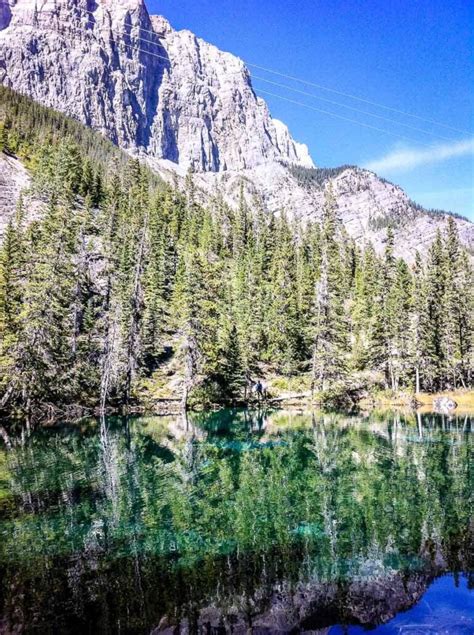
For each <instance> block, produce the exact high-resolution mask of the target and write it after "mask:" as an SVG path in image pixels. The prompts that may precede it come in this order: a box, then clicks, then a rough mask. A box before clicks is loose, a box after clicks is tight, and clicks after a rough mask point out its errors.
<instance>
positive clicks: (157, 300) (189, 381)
mask: <svg viewBox="0 0 474 635" xmlns="http://www.w3.org/2000/svg"><path fill="white" fill-rule="evenodd" d="M0 126H1V135H0V138H1V139H2V143H3V147H4V149H7V148H8V151H9V152H13V153H16V154H17V155H18V156H20V157H21V158H22V159H23V161H24V162H25V163H26V164H27V165H28V166H29V168H30V170H31V173H32V175H33V188H34V190H35V193H36V196H37V197H38V198H40V199H41V200H42V201H43V202H44V206H45V210H44V213H43V214H42V216H41V218H39V219H38V220H35V221H34V222H30V223H29V224H28V223H27V222H26V220H25V219H27V218H28V219H29V218H31V215H30V213H29V212H30V210H28V209H25V204H24V203H23V202H22V201H20V204H19V206H18V210H17V214H16V215H15V218H14V219H12V220H11V222H10V223H9V225H8V226H7V228H6V232H5V235H4V240H3V244H2V246H1V249H0V336H1V337H0V386H1V388H2V394H3V395H4V397H2V401H1V405H0V407H1V408H3V409H4V410H5V411H6V412H12V411H13V410H16V409H22V410H26V411H28V412H30V413H33V412H35V411H40V412H44V411H45V410H47V409H48V408H49V407H50V406H54V407H62V406H73V405H74V404H77V403H81V404H84V405H87V406H90V407H97V406H102V407H105V406H106V405H107V404H110V405H121V404H127V403H130V402H131V401H133V399H134V398H135V397H134V396H135V395H137V394H139V392H140V391H139V389H138V388H139V386H143V385H145V384H146V382H147V380H149V379H150V378H152V377H153V375H154V373H162V374H163V373H165V374H166V373H167V372H171V373H173V372H174V373H177V374H178V375H179V377H178V378H177V381H176V390H177V391H181V393H182V394H183V402H184V403H185V402H186V401H187V399H188V396H189V398H190V400H191V401H190V402H194V403H196V402H198V401H200V402H206V403H211V402H212V403H226V402H227V403H237V402H239V401H240V400H242V398H243V397H244V394H245V389H246V385H247V382H248V379H249V378H250V377H262V376H265V375H269V374H272V375H273V376H285V377H286V378H288V377H296V378H297V377H299V376H302V375H305V376H307V375H308V374H310V373H311V376H312V387H313V389H317V390H331V386H332V385H333V384H334V383H335V382H336V383H337V382H341V380H343V379H344V378H346V377H347V376H348V375H350V374H351V373H353V372H354V371H371V370H373V371H381V372H382V373H383V375H384V377H385V384H386V387H387V388H390V389H392V390H397V389H400V388H403V387H413V385H414V384H415V381H416V378H417V377H418V380H419V387H420V388H423V389H425V390H430V389H439V388H444V387H456V386H467V385H469V384H470V382H471V381H472V366H473V361H472V359H473V317H472V316H473V314H474V312H473V310H472V309H473V292H472V288H473V287H472V270H471V267H470V262H469V258H468V256H467V255H466V254H465V253H464V252H463V250H462V248H461V246H460V244H459V239H458V236H457V233H456V225H455V223H454V221H453V220H452V219H450V221H449V222H448V225H447V229H446V232H445V234H444V235H441V234H440V235H438V236H437V238H436V240H435V242H434V243H433V246H432V248H431V251H430V254H429V259H428V262H427V263H426V265H423V263H422V262H421V260H420V259H418V260H417V262H416V264H415V267H414V268H413V270H411V269H410V268H409V267H408V265H407V264H406V263H405V262H403V261H402V260H397V259H396V258H395V257H394V250H393V234H392V230H391V229H389V231H388V234H387V243H386V252H385V256H384V258H380V257H378V256H377V255H376V254H375V252H374V250H373V248H372V247H371V246H370V245H369V246H368V247H367V248H366V249H365V251H363V252H360V251H359V250H358V249H356V247H355V245H354V243H353V241H352V240H350V239H349V238H348V236H347V235H346V233H345V231H344V228H343V226H342V224H341V223H340V221H339V219H338V218H337V206H336V204H335V200H334V197H333V194H332V191H331V188H330V187H326V188H325V197H326V198H325V205H324V218H323V220H322V223H321V224H318V223H313V224H311V223H308V224H304V225H303V224H301V223H299V222H297V221H294V220H291V221H290V220H289V219H288V218H286V216H285V215H284V214H281V215H279V216H278V217H274V216H271V215H266V214H265V213H263V212H262V210H261V209H260V208H259V207H258V205H257V204H255V203H252V204H251V203H250V202H249V201H248V200H247V199H246V197H245V193H244V188H243V187H242V189H241V195H240V202H239V205H238V206H237V209H235V210H233V209H231V208H229V207H228V206H226V205H225V203H224V202H223V201H222V200H221V199H219V198H217V199H216V200H215V201H213V202H212V203H211V204H210V207H209V208H204V207H203V206H201V205H200V204H199V203H198V202H197V194H196V188H195V185H194V182H193V176H192V174H189V175H188V177H187V179H186V188H185V191H184V192H179V191H178V190H177V189H176V188H172V187H168V186H165V185H164V184H163V183H161V182H160V181H159V180H158V179H157V177H156V176H154V175H153V174H152V173H151V172H150V171H149V170H147V169H146V168H145V167H143V166H142V165H140V163H139V162H138V161H136V160H135V161H132V160H131V159H129V158H127V157H126V156H125V155H123V153H121V152H120V151H119V150H118V149H116V148H115V147H114V146H112V145H111V144H109V143H108V142H106V141H104V140H103V139H102V138H101V137H100V136H99V135H97V134H95V133H93V132H91V131H90V130H87V129H85V128H84V127H83V126H81V125H80V124H78V123H77V122H73V121H71V120H69V119H67V118H65V117H64V116H62V115H59V114H58V113H55V112H53V111H50V110H48V109H45V108H42V107H40V106H38V105H37V104H34V103H33V102H31V101H29V100H27V99H26V98H24V97H21V96H19V95H16V94H14V93H12V92H11V91H9V90H8V89H5V88H0ZM5 131H7V133H5ZM317 172H318V175H317V176H314V175H312V176H311V178H312V179H313V180H315V184H316V185H317V186H318V187H323V185H324V184H325V183H326V181H327V178H330V177H332V176H334V174H333V173H332V172H327V173H325V175H324V174H320V173H319V172H320V171H317ZM313 177H314V178H313ZM321 179H322V180H321ZM170 359H172V360H173V363H172V370H168V369H169V368H171V367H169V366H168V365H169V364H171V362H170ZM338 385H339V384H338Z"/></svg>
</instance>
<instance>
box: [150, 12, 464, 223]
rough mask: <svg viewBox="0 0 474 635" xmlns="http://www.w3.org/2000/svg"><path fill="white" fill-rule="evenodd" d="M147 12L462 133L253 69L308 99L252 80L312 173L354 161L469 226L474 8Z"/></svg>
mask: <svg viewBox="0 0 474 635" xmlns="http://www.w3.org/2000/svg"><path fill="white" fill-rule="evenodd" d="M147 5H148V8H149V10H150V12H151V13H160V14H162V15H165V16H166V17H167V18H168V19H169V20H170V22H171V24H172V25H173V26H174V27H175V28H178V29H181V28H188V29H191V30H192V31H194V32H195V33H196V34H197V35H199V36H200V37H202V38H204V39H206V40H208V41H209V42H212V43H214V44H216V45H217V46H219V47H220V48H222V49H224V50H228V51H231V52H232V53H234V54H236V55H239V56H240V57H241V58H242V59H243V60H245V61H246V62H250V63H253V64H257V65H260V66H264V67H268V68H271V69H273V70H277V71H280V72H281V73H284V74H286V75H292V76H296V77H300V78H303V79H305V80H308V81H310V82H313V83H316V84H318V85H320V86H324V87H326V88H330V89H333V90H335V91H338V93H345V94H350V95H355V96H358V97H360V98H362V99H364V100H368V101H370V102H375V103H377V104H383V105H385V106H388V107H390V108H394V109H396V110H399V111H403V112H406V113H411V114H414V115H417V116H418V117H422V118H423V119H429V120H432V121H436V122H440V123H443V124H445V125H447V126H450V127H452V128H456V129H458V130H459V131H456V130H452V129H450V128H444V127H441V126H438V125H434V124H432V123H429V122H427V121H424V120H421V119H417V118H412V117H407V116H405V115H402V114H399V113H398V112H393V111H390V110H386V109H382V108H379V107H376V106H374V105H372V104H369V103H366V102H362V101H356V100H353V99H349V98H348V97H345V96H343V95H340V94H338V93H335V92H329V91H327V90H322V89H321V88H316V87H314V86H309V85H304V84H301V83H297V82H294V81H291V80H288V79H285V78H282V77H278V76H276V75H272V74H270V73H265V72H263V71H260V70H257V69H255V68H251V71H252V75H253V77H255V76H256V75H258V76H259V77H262V78H264V79H267V80H270V81H273V82H277V83H280V84H285V85H286V86H290V87H291V88H295V89H298V90H300V91H304V92H307V93H311V95H314V97H313V96H309V95H303V94H301V93H297V92H292V91H290V90H289V89H288V88H282V87H279V86H275V85H272V84H269V83H265V82H263V81H261V80H258V79H254V88H255V90H256V92H257V93H259V94H261V95H262V97H264V98H265V99H266V101H267V102H268V104H269V106H270V109H271V112H272V114H273V115H274V116H275V117H278V118H279V119H282V120H283V121H284V122H285V123H286V124H287V125H288V126H289V128H290V130H291V132H292V134H293V136H294V137H295V138H296V139H297V140H298V141H304V142H305V143H307V144H308V146H309V149H310V151H311V154H312V156H313V159H314V161H315V162H316V164H317V165H318V166H336V165H341V164H345V163H349V164H356V165H363V166H369V167H372V168H373V169H375V170H376V171H377V172H378V173H379V174H381V175H382V176H385V177H386V178H388V179H389V180H391V181H393V182H395V183H398V184H400V185H401V186H402V187H403V188H404V189H405V190H406V191H407V192H408V194H409V195H410V196H411V197H412V198H413V199H415V200H416V201H418V202H419V203H421V204H423V205H425V206H427V207H435V208H443V209H449V210H452V211H454V212H458V213H461V214H464V215H466V216H469V217H470V218H471V219H473V220H474V189H473V188H474V142H473V138H474V121H473V120H474V98H473V92H474V91H473V87H474V55H473V52H474V45H473V40H474V38H473V28H474V27H473V25H474V3H472V2H470V1H469V0H411V1H410V0H403V1H402V0H391V1H390V2H389V1H388V0H385V1H382V0H331V1H328V0H297V1H295V0H284V1H280V0H253V1H249V0H202V1H199V0H147ZM262 91H268V92H271V93H275V94H279V95H281V96H284V97H286V98H287V99H292V100H295V101H298V102H303V103H306V104H308V105H309V106H310V107H311V108H305V107H301V106H299V105H296V104H294V103H290V102H287V101H284V100H281V99H278V98H276V97H272V96H269V95H267V94H264V93H263V92H262ZM317 98H318V99H317ZM323 99H324V100H331V101H332V102H338V103H339V104H343V105H345V106H350V107H351V108H353V109H357V110H363V111H365V112H369V113H374V114H376V115H378V116H379V117H384V118H388V119H393V120H396V121H397V122H400V123H392V122H389V121H385V120H384V119H381V118H375V117H370V116H368V115H366V114H362V113H361V112H357V111H356V110H351V109H349V108H345V107H343V106H341V105H335V104H334V103H328V102H327V101H323ZM312 108H317V109H322V110H326V111H329V112H331V113H333V114H336V115H339V116H340V117H346V118H349V119H353V120H355V121H358V122H360V123H364V124H367V125H369V126H375V127H376V128H380V129H383V130H386V131H388V132H390V133H391V134H390V135H389V134H383V133H381V132H378V131H376V130H373V129H371V128H365V127H363V126H361V125H358V124H356V123H351V122H349V121H345V120H343V119H338V118H335V117H332V116H328V115H326V114H323V113H320V112H317V111H316V110H313V109H312ZM402 123H403V124H405V126H403V125H401V124H402ZM413 128H419V129H422V130H425V131H427V132H430V133H433V134H434V135H436V136H430V135H427V134H423V133H422V132H420V131H419V130H413ZM461 131H467V132H461ZM470 131H471V132H470ZM392 135H400V136H402V137H407V139H400V138H398V137H397V136H392Z"/></svg>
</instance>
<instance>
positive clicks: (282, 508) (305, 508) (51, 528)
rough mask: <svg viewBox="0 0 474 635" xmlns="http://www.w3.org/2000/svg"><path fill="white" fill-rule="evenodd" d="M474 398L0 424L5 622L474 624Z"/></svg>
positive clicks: (268, 626)
mask: <svg viewBox="0 0 474 635" xmlns="http://www.w3.org/2000/svg"><path fill="white" fill-rule="evenodd" d="M473 430H474V417H470V416H468V415H463V416H452V417H448V416H443V415H436V414H423V415H416V414H400V413H394V412H391V413H390V412H389V413H387V412H383V413H382V412H381V413H377V412H372V413H369V414H365V415H351V416H349V415H343V414H322V413H296V412H294V413H292V412H284V411H273V412H272V411H264V410H261V411H236V410H234V411H231V410H226V411H220V412H215V413H204V414H190V415H188V416H187V417H184V416H182V417H129V418H120V417H113V418H106V419H103V420H95V419H91V420H83V421H80V422H78V423H76V424H67V425H66V424H64V425H57V426H55V427H52V428H42V429H39V430H36V431H29V430H26V429H25V430H15V431H13V432H11V433H10V434H9V435H8V437H7V436H5V435H4V439H3V441H0V585H1V587H0V632H1V633H30V632H31V633H32V632H34V633H81V634H82V633H136V634H140V633H153V634H154V635H158V634H159V633H170V634H171V633H215V634H219V633H228V632H229V633H230V632H232V633H261V634H264V633H299V632H306V633H318V634H319V635H323V634H324V635H335V634H348V633H349V634H352V633H364V632H366V630H367V629H369V628H371V629H373V630H371V632H372V633H383V634H391V633H394V634H395V633H402V632H403V633H410V635H413V634H414V633H424V634H425V633H448V634H450V635H451V634H457V633H459V634H464V633H465V634H468V633H470V634H471V635H472V633H474V590H473V589H474V517H473V490H474V487H473V486H474V454H473V448H474V443H473Z"/></svg>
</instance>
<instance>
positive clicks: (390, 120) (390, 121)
mask: <svg viewBox="0 0 474 635" xmlns="http://www.w3.org/2000/svg"><path fill="white" fill-rule="evenodd" d="M252 78H253V79H254V80H255V79H257V80H258V81H261V82H266V83H267V84H272V85H273V86H278V87H279V88H285V89H286V90H291V91H292V92H294V93H299V94H300V95H306V96H308V97H313V98H314V99H318V100H320V101H324V102H326V103H328V104H332V105H334V106H340V107H341V108H347V109H349V110H352V111H354V112H358V113H360V114H362V115H368V116H369V117H375V118H376V119H381V120H382V121H387V122H388V123H394V124H397V125H399V126H403V127H404V128H410V130H415V131H417V132H422V133H423V134H426V135H431V136H432V137H436V138H437V139H443V140H444V141H454V139H453V138H452V137H443V136H442V135H438V134H435V133H434V132H428V131H427V130H423V129H422V128H417V127H416V126H411V125H410V124H408V123H403V122H402V121H397V120H396V119H390V118H388V117H384V116H383V115H377V114H375V113H372V112H367V111H366V110H361V109H360V108H354V107H353V106H348V105H347V104H341V102H338V101H333V100H332V99H325V98H324V97H319V96H318V95H315V94H314V93H308V92H307V91H304V90H298V89H297V88H292V87H291V86H288V85H287V84H280V83H278V82H272V81H271V80H269V79H265V78H264V77H259V76H258V75H253V76H252Z"/></svg>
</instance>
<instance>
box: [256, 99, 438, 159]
mask: <svg viewBox="0 0 474 635" xmlns="http://www.w3.org/2000/svg"><path fill="white" fill-rule="evenodd" d="M258 90H259V92H260V93H263V94H264V95H270V96H271V97H276V98H277V99H283V100H284V101H288V102H290V103H291V104H296V105H297V106H303V107H304V108H309V109H310V110H315V111H316V112H321V113H323V114H325V115H329V116H330V117H336V118H337V119H342V120H344V121H349V122H351V123H356V124H358V125H359V126H364V128H370V129H371V130H377V131H378V132H383V133H384V134H388V135H391V136H392V137H399V138H400V139H404V140H405V141H412V142H414V143H417V144H419V145H422V146H425V147H426V148H434V147H435V146H433V145H429V144H427V143H422V142H421V141H416V140H415V139H411V138H410V137H405V136H403V135H399V134H397V133H395V132H390V131H389V130H384V129H383V128H377V127H376V126H372V125H370V124H368V123H362V122H361V121H356V120H355V119H350V118H349V117H344V116H343V115H337V114H335V113H333V112H329V111H327V110H322V109H321V108H316V106H311V105H309V104H305V103H303V102H301V101H296V100H295V99H289V98H288V97H283V96H282V95H277V94H276V93H270V92H269V91H267V90H262V89H261V88H260V89H258Z"/></svg>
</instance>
